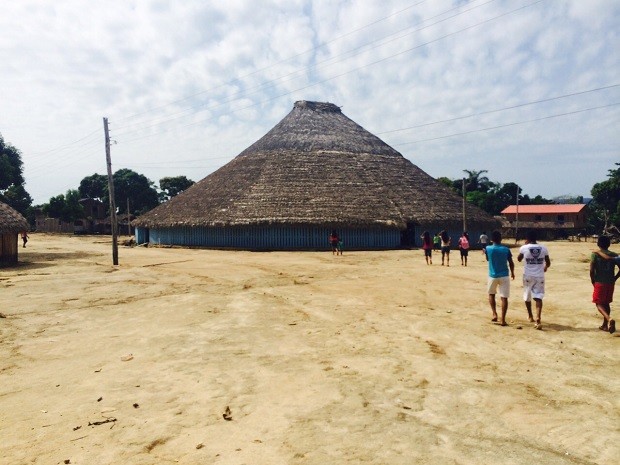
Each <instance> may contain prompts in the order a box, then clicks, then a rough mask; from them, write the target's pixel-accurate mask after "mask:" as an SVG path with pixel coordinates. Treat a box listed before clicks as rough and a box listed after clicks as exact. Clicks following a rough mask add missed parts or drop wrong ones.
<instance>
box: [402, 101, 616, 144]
mask: <svg viewBox="0 0 620 465" xmlns="http://www.w3.org/2000/svg"><path fill="white" fill-rule="evenodd" d="M617 105H620V102H617V103H610V104H608V105H601V106H598V107H591V108H584V109H582V110H575V111H568V112H566V113H559V114H556V115H549V116H543V117H541V118H534V119H529V120H526V121H518V122H515V123H509V124H502V125H499V126H491V127H488V128H481V129H472V130H471V131H465V132H457V133H455V134H448V135H445V136H439V137H433V138H430V139H420V140H415V141H411V142H401V143H398V144H393V145H395V146H402V145H411V144H418V143H420V142H431V141H435V140H441V139H448V138H450V137H457V136H464V135H467V134H474V133H476V132H484V131H492V130H494V129H501V128H507V127H511V126H518V125H520V124H527V123H535V122H537V121H544V120H547V119H552V118H559V117H561V116H568V115H576V114H578V113H584V112H586V111H593V110H600V109H603V108H609V107H613V106H617Z"/></svg>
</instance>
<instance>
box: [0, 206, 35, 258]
mask: <svg viewBox="0 0 620 465" xmlns="http://www.w3.org/2000/svg"><path fill="white" fill-rule="evenodd" d="M27 230H28V221H26V218H24V217H23V216H22V215H21V214H19V213H18V212H17V211H15V210H14V209H13V208H11V207H9V206H8V205H7V204H5V203H2V202H0V266H9V265H14V264H16V263H17V251H18V250H19V247H18V237H19V233H20V231H27Z"/></svg>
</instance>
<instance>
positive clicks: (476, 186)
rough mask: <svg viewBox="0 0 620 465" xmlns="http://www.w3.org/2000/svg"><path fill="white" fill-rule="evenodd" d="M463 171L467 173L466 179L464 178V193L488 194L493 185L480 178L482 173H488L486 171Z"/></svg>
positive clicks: (482, 177) (487, 180)
mask: <svg viewBox="0 0 620 465" xmlns="http://www.w3.org/2000/svg"><path fill="white" fill-rule="evenodd" d="M463 171H464V172H465V173H467V178H465V192H474V191H478V192H489V190H490V189H491V188H492V187H493V184H494V183H492V182H491V181H490V180H489V178H487V177H486V176H482V174H483V173H488V171H487V170H480V171H476V170H463ZM455 182H458V180H456V181H455Z"/></svg>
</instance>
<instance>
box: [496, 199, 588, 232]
mask: <svg viewBox="0 0 620 465" xmlns="http://www.w3.org/2000/svg"><path fill="white" fill-rule="evenodd" d="M501 215H502V228H503V229H504V230H505V232H506V234H507V235H510V236H512V237H515V234H517V233H518V231H526V230H528V229H536V230H537V231H538V232H539V234H538V236H539V237H540V238H547V239H558V238H567V237H570V236H578V235H582V234H585V229H586V227H587V224H588V206H587V204H550V205H518V206H517V205H509V206H508V207H506V208H504V210H502V212H501ZM518 235H519V237H523V236H524V234H520V233H519V234H518Z"/></svg>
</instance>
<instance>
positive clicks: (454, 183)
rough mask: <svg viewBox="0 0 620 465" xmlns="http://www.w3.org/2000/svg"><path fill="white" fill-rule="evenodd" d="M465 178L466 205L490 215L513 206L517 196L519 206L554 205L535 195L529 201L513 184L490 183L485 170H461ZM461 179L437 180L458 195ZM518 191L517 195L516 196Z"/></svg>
mask: <svg viewBox="0 0 620 465" xmlns="http://www.w3.org/2000/svg"><path fill="white" fill-rule="evenodd" d="M463 171H464V172H465V173H466V174H467V177H465V178H463V179H464V180H465V198H466V199H467V202H468V203H471V204H473V205H476V206H477V207H479V208H481V209H482V210H484V211H486V212H487V213H489V214H491V215H499V214H500V213H501V212H502V210H504V208H506V207H507V206H509V205H514V204H515V203H516V202H517V195H519V204H520V205H531V204H549V203H554V202H553V201H551V200H548V199H545V198H543V197H541V196H540V195H537V196H536V197H535V198H534V199H530V197H529V196H528V195H523V194H522V189H521V188H520V187H519V186H518V185H517V184H516V183H514V182H507V183H506V184H501V183H498V182H494V181H491V180H490V179H489V178H488V177H487V176H484V173H487V170H479V171H476V170H463ZM463 179H453V180H451V179H448V178H439V181H440V182H442V183H444V184H446V185H447V186H450V187H452V189H453V190H454V191H455V192H458V194H459V195H462V193H463ZM517 191H518V194H517Z"/></svg>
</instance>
